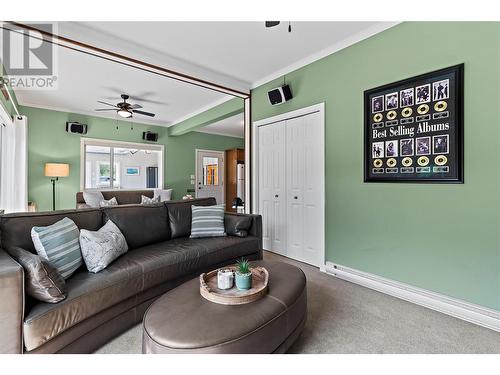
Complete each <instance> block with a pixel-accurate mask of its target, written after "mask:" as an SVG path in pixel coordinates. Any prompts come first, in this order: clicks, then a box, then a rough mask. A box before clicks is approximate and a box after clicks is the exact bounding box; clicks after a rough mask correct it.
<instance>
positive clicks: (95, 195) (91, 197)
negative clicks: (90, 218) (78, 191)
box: [83, 191, 104, 207]
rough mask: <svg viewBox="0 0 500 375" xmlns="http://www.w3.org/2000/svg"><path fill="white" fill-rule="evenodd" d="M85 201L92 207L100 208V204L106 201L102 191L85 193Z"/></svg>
mask: <svg viewBox="0 0 500 375" xmlns="http://www.w3.org/2000/svg"><path fill="white" fill-rule="evenodd" d="M83 200H84V201H85V203H87V204H88V205H89V206H90V207H100V206H99V205H100V203H101V202H102V201H103V200H104V196H103V195H102V193H101V192H100V191H84V192H83Z"/></svg>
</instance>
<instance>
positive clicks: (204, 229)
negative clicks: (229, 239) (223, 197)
mask: <svg viewBox="0 0 500 375" xmlns="http://www.w3.org/2000/svg"><path fill="white" fill-rule="evenodd" d="M225 206H226V205H224V204H220V205H217V206H191V214H192V216H191V236H190V237H189V238H202V237H223V236H225V235H226V232H225V229H224V210H225Z"/></svg>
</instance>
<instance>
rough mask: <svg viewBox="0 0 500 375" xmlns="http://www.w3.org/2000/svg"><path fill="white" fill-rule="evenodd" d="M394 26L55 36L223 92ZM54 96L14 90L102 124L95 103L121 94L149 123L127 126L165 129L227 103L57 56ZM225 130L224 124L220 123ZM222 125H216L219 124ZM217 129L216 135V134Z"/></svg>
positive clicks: (163, 27)
mask: <svg viewBox="0 0 500 375" xmlns="http://www.w3.org/2000/svg"><path fill="white" fill-rule="evenodd" d="M393 25H394V23H387V22H292V32H291V33H288V32H287V27H288V23H282V24H281V25H279V26H277V27H274V28H269V29H267V28H265V27H264V23H263V22H77V23H75V22H62V23H59V24H58V29H57V31H56V32H57V33H58V34H60V35H62V36H66V37H69V38H71V39H75V40H78V41H81V42H84V43H89V44H92V45H94V46H97V47H101V48H104V49H108V50H112V51H114V52H118V53H122V54H125V55H127V56H129V57H133V58H137V59H140V60H143V61H146V62H150V63H153V64H158V65H161V66H163V67H166V68H169V69H173V70H176V71H179V72H182V73H186V74H189V75H193V76H196V77H199V78H202V79H205V80H210V81H212V82H215V83H219V84H222V85H226V86H228V87H231V88H234V89H239V90H244V91H249V90H250V88H252V87H255V86H257V85H259V84H262V83H264V82H266V81H268V80H270V79H273V78H276V77H279V76H281V75H282V74H284V73H287V72H289V71H291V70H294V69H296V68H298V67H300V66H302V65H305V64H307V63H310V62H312V61H314V60H316V59H319V58H321V57H324V56H326V55H328V54H330V53H333V52H335V51H337V50H339V49H341V48H344V47H346V46H348V45H350V44H353V43H355V42H357V41H360V40H362V39H365V38H367V37H369V36H371V35H374V34H376V33H378V32H380V31H382V30H385V29H387V28H389V27H391V26H393ZM58 53H59V55H58V63H59V68H58V85H59V89H58V90H54V91H17V92H16V95H17V97H18V100H19V102H20V104H22V105H30V106H35V107H43V108H51V109H59V110H64V111H71V112H77V113H84V114H93V115H97V116H103V117H113V118H114V117H115V116H116V114H114V113H112V112H109V113H103V112H100V113H98V112H93V109H94V108H103V107H102V106H100V105H98V104H97V103H96V101H97V100H104V101H110V102H111V103H117V102H118V101H119V94H120V93H126V94H129V95H131V96H132V97H134V96H136V97H139V98H142V99H147V100H150V101H153V102H145V101H144V102H142V101H140V100H135V101H131V102H137V103H139V104H141V105H142V106H143V107H144V110H146V111H150V112H154V113H156V114H157V116H156V117H155V118H154V119H150V118H148V117H144V116H137V117H136V118H135V121H137V122H145V123H152V124H157V125H163V126H169V125H172V124H175V123H177V122H179V121H182V120H183V119H185V118H188V117H190V116H192V115H194V114H196V113H199V112H201V111H203V110H206V109H208V108H210V107H213V106H214V105H217V104H219V103H222V102H223V101H225V100H227V99H229V97H228V96H226V95H223V94H220V93H217V92H214V91H210V90H206V89H202V88H199V87H195V86H191V85H188V84H185V83H181V82H178V81H174V80H171V79H168V78H164V77H159V76H156V75H153V74H150V73H146V72H142V71H138V70H134V69H132V68H128V67H125V66H121V65H119V64H116V63H112V62H109V61H106V60H102V59H98V58H95V57H92V56H88V55H84V54H81V53H78V52H74V51H70V50H67V49H64V48H59V49H58ZM226 125H227V124H226ZM219 126H224V124H222V125H219ZM219 130H220V129H219Z"/></svg>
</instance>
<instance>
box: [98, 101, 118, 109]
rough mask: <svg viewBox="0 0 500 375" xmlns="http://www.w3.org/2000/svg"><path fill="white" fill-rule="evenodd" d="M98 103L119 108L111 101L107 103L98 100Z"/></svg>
mask: <svg viewBox="0 0 500 375" xmlns="http://www.w3.org/2000/svg"><path fill="white" fill-rule="evenodd" d="M97 103H101V104H106V105H110V106H111V107H115V108H118V107H117V106H116V105H114V104H110V103H106V102H102V101H100V100H98V101H97Z"/></svg>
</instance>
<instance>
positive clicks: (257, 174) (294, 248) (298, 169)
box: [252, 103, 325, 267]
mask: <svg viewBox="0 0 500 375" xmlns="http://www.w3.org/2000/svg"><path fill="white" fill-rule="evenodd" d="M324 118H325V115H324V104H323V103H321V104H318V105H314V106H311V107H307V108H303V109H299V110H296V111H292V112H288V113H285V114H282V115H278V116H275V117H272V118H268V119H264V120H260V121H257V122H255V123H254V124H253V139H255V141H254V142H253V150H252V155H254V159H253V165H254V166H255V168H254V170H253V171H252V173H253V179H252V181H253V187H254V188H253V194H254V198H253V200H252V201H253V203H254V208H253V212H255V213H258V214H261V215H262V232H263V248H264V249H265V250H269V251H272V252H275V253H278V254H281V255H284V256H287V257H289V258H292V259H296V260H299V261H302V262H305V263H308V264H311V265H314V266H317V267H324V264H325V121H324Z"/></svg>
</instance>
